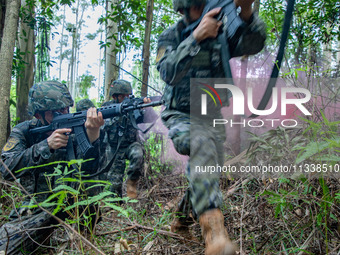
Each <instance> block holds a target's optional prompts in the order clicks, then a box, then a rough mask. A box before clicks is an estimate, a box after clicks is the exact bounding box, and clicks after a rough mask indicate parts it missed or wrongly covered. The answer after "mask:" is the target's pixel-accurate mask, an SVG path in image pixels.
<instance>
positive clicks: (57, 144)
mask: <svg viewBox="0 0 340 255" xmlns="http://www.w3.org/2000/svg"><path fill="white" fill-rule="evenodd" d="M71 132H72V129H70V128H61V129H57V130H55V131H54V132H53V133H52V134H51V135H50V136H49V137H48V138H47V144H48V147H49V148H50V150H57V149H59V148H62V147H66V145H67V142H68V135H66V134H67V133H71Z"/></svg>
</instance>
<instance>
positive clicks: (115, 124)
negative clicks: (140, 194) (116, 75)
mask: <svg viewBox="0 0 340 255" xmlns="http://www.w3.org/2000/svg"><path fill="white" fill-rule="evenodd" d="M130 95H132V87H131V84H130V82H128V81H125V80H115V81H113V82H112V84H111V88H110V97H111V98H112V100H111V101H108V102H105V103H104V104H103V105H102V106H107V105H110V104H117V103H122V102H123V100H124V99H125V98H128V97H129V96H130ZM145 102H148V101H145ZM103 130H104V131H105V136H106V138H105V140H107V143H108V145H107V146H108V147H107V148H106V159H107V161H110V160H111V159H112V157H115V160H114V162H113V164H112V166H111V168H110V170H109V171H108V173H107V176H106V178H105V179H106V180H107V181H109V182H111V183H112V185H111V191H112V192H114V193H116V194H117V195H118V196H120V197H121V196H122V193H123V191H122V187H123V179H124V173H125V168H126V160H129V166H128V168H127V181H126V189H127V190H126V193H127V196H128V197H130V198H137V183H138V180H139V177H140V176H141V171H142V169H143V166H144V153H145V152H144V148H143V145H142V144H141V142H140V139H139V135H138V130H137V129H136V128H135V127H134V126H133V124H132V123H131V121H130V119H129V118H128V117H127V116H117V117H114V118H112V119H106V120H105V124H104V127H103ZM106 164H107V162H106ZM106 164H105V165H106Z"/></svg>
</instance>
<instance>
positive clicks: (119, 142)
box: [83, 136, 123, 179]
mask: <svg viewBox="0 0 340 255" xmlns="http://www.w3.org/2000/svg"><path fill="white" fill-rule="evenodd" d="M122 138H123V136H119V138H118V144H117V148H116V150H115V152H114V153H113V156H112V159H111V160H110V162H109V163H108V164H107V165H106V166H105V167H104V168H102V169H101V170H99V171H98V172H96V173H94V174H90V175H87V176H83V178H84V179H90V178H93V177H96V176H98V175H100V174H102V173H105V172H107V171H109V170H110V168H111V166H112V164H113V162H114V161H115V158H116V156H117V152H118V149H119V147H120V144H121V142H122ZM108 146H110V145H108Z"/></svg>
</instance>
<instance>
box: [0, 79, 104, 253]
mask: <svg viewBox="0 0 340 255" xmlns="http://www.w3.org/2000/svg"><path fill="white" fill-rule="evenodd" d="M71 106H73V100H72V98H71V95H70V93H69V91H68V89H67V87H66V86H65V85H64V84H62V83H60V82H56V81H45V82H40V83H37V84H35V85H33V87H32V88H31V89H30V91H29V101H28V112H29V114H30V115H32V116H35V118H34V119H32V120H29V121H25V122H22V123H20V124H18V125H17V126H15V127H14V128H13V130H12V132H11V134H10V136H9V139H8V141H7V143H6V145H5V146H4V148H3V150H2V154H1V158H2V160H3V161H4V163H5V165H6V166H7V167H5V166H4V165H1V166H0V172H1V174H2V176H3V177H4V179H7V180H11V181H13V178H12V176H11V174H10V173H9V172H8V171H7V169H6V168H8V169H9V170H10V171H11V172H12V173H13V175H15V176H16V178H17V179H19V181H20V183H21V185H22V186H23V187H24V188H25V189H26V190H27V191H28V192H29V193H30V194H32V195H33V194H36V195H35V200H36V201H37V202H42V201H44V200H46V198H47V197H48V196H49V195H51V193H50V192H49V191H50V187H49V185H52V188H53V185H54V181H53V179H52V180H51V182H50V183H47V181H46V177H45V174H46V173H53V171H54V167H53V166H50V165H49V166H43V167H38V166H39V165H44V164H47V163H51V162H56V161H67V160H71V159H70V158H69V154H68V152H67V149H66V146H67V144H68V142H69V139H72V141H73V148H72V149H74V152H75V155H76V157H77V158H78V159H79V158H84V159H87V158H94V160H92V161H88V162H85V163H83V165H82V170H83V171H85V172H87V173H91V172H93V171H96V170H97V169H98V167H99V154H100V153H99V150H100V139H98V138H99V134H100V126H102V125H103V124H104V120H103V116H102V114H101V113H99V114H97V110H96V109H95V108H90V109H89V110H88V111H87V119H86V122H85V127H86V133H87V136H88V139H89V142H90V143H91V144H92V145H93V146H94V150H93V153H92V154H91V155H83V154H82V152H81V151H80V149H79V147H78V144H77V141H76V139H75V137H74V135H68V134H70V133H71V132H72V130H71V129H69V128H63V129H57V130H55V131H54V132H52V133H51V132H50V133H47V134H37V135H33V136H32V135H31V134H30V132H29V131H30V130H31V129H33V128H36V127H42V126H46V125H49V124H50V123H51V122H52V121H53V118H54V116H55V115H57V114H67V113H68V112H69V107H71ZM56 164H62V163H56ZM62 165H65V166H67V165H66V164H62ZM24 167H36V168H29V169H26V170H23V171H21V172H19V173H18V172H17V170H19V169H21V168H24ZM30 203H31V204H32V201H25V204H26V205H28V204H30ZM10 218H11V219H12V220H13V221H10V222H9V223H6V224H4V225H3V226H2V227H1V229H0V251H2V250H5V249H7V248H8V249H7V252H8V254H17V253H15V252H19V251H18V249H20V248H21V247H22V246H24V245H25V243H27V242H29V243H31V244H34V243H33V242H32V241H31V238H35V237H36V234H37V232H38V230H39V228H40V227H42V226H48V225H50V224H52V220H51V217H50V216H49V215H48V214H46V213H45V212H41V211H40V210H34V211H33V215H32V212H30V210H28V208H27V207H24V206H23V207H20V208H19V209H14V210H13V211H12V213H11V215H10ZM34 229H38V230H34ZM46 229H47V228H45V230H46ZM40 237H41V236H40ZM42 237H43V238H46V236H42ZM25 241H27V242H25ZM7 243H8V244H7ZM6 246H8V247H6Z"/></svg>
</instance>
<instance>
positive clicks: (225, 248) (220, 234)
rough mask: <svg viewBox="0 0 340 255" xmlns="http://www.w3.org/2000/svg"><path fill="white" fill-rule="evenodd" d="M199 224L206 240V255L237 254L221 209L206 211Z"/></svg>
mask: <svg viewBox="0 0 340 255" xmlns="http://www.w3.org/2000/svg"><path fill="white" fill-rule="evenodd" d="M199 222H200V226H201V230H202V236H203V238H204V240H205V255H234V254H236V247H235V246H234V244H233V243H232V242H231V241H230V239H229V237H228V233H227V230H226V229H225V227H224V217H223V214H222V212H221V210H220V209H212V210H209V211H206V212H205V213H203V214H202V215H201V216H200V218H199Z"/></svg>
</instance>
